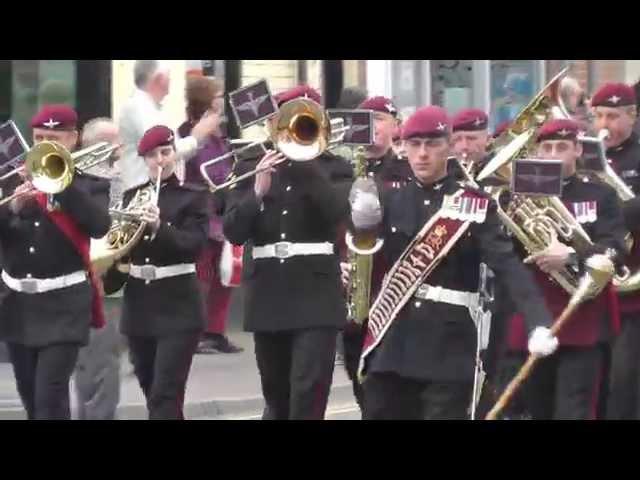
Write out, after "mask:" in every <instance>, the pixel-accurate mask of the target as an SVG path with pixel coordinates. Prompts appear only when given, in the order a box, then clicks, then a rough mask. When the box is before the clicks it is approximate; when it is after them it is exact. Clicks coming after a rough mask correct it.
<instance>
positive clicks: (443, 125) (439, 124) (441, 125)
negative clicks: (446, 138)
mask: <svg viewBox="0 0 640 480" xmlns="http://www.w3.org/2000/svg"><path fill="white" fill-rule="evenodd" d="M436 128H437V129H438V130H444V129H445V128H447V125H446V124H445V123H442V122H438V126H437V127H436Z"/></svg>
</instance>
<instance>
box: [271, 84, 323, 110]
mask: <svg viewBox="0 0 640 480" xmlns="http://www.w3.org/2000/svg"><path fill="white" fill-rule="evenodd" d="M300 97H307V98H309V99H311V100H313V101H314V102H316V103H322V97H321V96H320V94H319V93H318V91H317V90H315V89H313V88H311V87H310V86H308V85H298V86H297V87H294V88H291V89H289V90H285V91H284V92H280V93H278V94H277V95H276V96H275V97H274V98H275V100H276V103H277V104H278V107H279V106H280V105H282V104H283V103H286V102H288V101H290V100H293V99H295V98H300Z"/></svg>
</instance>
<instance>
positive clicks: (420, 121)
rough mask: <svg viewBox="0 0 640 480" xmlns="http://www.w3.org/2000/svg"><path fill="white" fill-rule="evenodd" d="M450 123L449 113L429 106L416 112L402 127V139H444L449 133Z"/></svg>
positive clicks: (440, 108)
mask: <svg viewBox="0 0 640 480" xmlns="http://www.w3.org/2000/svg"><path fill="white" fill-rule="evenodd" d="M449 129H450V123H449V117H448V116H447V111H446V110H445V109H444V108H442V107H436V106H433V105H429V106H428V107H422V108H419V109H418V110H416V111H415V113H414V114H413V115H411V116H410V117H409V118H408V119H407V121H406V122H405V123H404V125H403V126H402V139H403V140H407V139H409V138H412V137H443V136H446V135H447V134H448V133H449Z"/></svg>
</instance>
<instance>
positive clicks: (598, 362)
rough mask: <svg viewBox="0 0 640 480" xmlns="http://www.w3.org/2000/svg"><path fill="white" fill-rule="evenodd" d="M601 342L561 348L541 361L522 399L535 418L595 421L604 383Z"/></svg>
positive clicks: (525, 388)
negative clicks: (599, 343) (592, 344)
mask: <svg viewBox="0 0 640 480" xmlns="http://www.w3.org/2000/svg"><path fill="white" fill-rule="evenodd" d="M604 367H605V350H604V348H603V346H601V345H594V346H590V347H560V348H559V349H558V351H557V352H556V353H554V354H553V355H551V356H549V357H546V358H543V359H541V360H539V362H538V364H537V365H536V367H535V368H534V370H533V372H532V373H531V376H530V377H529V380H528V381H527V382H526V384H525V385H524V389H523V394H524V395H523V398H524V403H525V405H526V408H527V410H528V412H529V413H530V414H531V417H532V418H533V419H534V420H595V419H596V418H597V414H598V403H599V400H600V394H601V388H602V385H603V383H604Z"/></svg>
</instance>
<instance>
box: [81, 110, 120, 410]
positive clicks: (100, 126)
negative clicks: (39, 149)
mask: <svg viewBox="0 0 640 480" xmlns="http://www.w3.org/2000/svg"><path fill="white" fill-rule="evenodd" d="M99 142H108V143H111V144H117V143H120V138H119V132H118V127H117V126H116V124H115V123H114V122H113V120H111V119H110V118H102V117H101V118H95V119H93V120H90V121H89V122H87V124H86V125H85V126H84V128H83V130H82V137H81V143H82V148H87V147H90V146H91V145H95V144H96V143H99ZM118 153H119V151H116V152H114V155H112V156H111V158H110V159H109V160H108V161H107V162H104V163H103V164H100V165H96V166H94V167H92V168H91V169H89V170H87V171H86V173H89V174H92V175H97V176H99V177H106V178H108V179H110V180H111V189H110V193H109V206H110V207H112V206H113V205H114V204H115V203H117V202H118V201H119V200H120V198H121V197H122V191H123V190H122V180H121V178H120V172H119V168H118V164H119V163H120V162H119V161H118ZM121 309H122V292H116V293H114V294H112V295H109V296H107V297H105V299H104V310H105V319H106V321H107V322H106V325H105V327H104V328H102V329H99V330H92V331H91V337H90V340H89V344H88V345H87V346H85V347H83V348H81V349H80V353H79V354H78V363H77V364H76V373H75V400H76V404H77V412H78V415H77V418H78V419H79V420H114V419H115V418H116V409H117V407H118V402H119V401H120V353H121V350H122V349H123V346H124V340H123V338H122V336H121V335H120V332H119V331H118V323H119V320H120V311H121Z"/></svg>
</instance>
